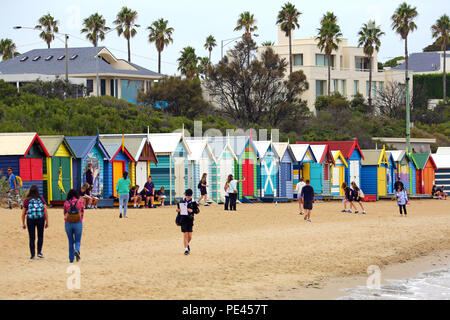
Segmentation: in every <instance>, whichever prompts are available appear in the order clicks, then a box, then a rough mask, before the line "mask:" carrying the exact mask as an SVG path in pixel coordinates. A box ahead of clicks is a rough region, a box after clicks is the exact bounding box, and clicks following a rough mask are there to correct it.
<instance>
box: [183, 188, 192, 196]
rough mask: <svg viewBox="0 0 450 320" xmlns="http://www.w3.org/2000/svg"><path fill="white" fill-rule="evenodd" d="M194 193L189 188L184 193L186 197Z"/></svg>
mask: <svg viewBox="0 0 450 320" xmlns="http://www.w3.org/2000/svg"><path fill="white" fill-rule="evenodd" d="M192 194H193V192H192V190H191V189H187V190H186V192H185V193H184V195H185V196H186V197H192Z"/></svg>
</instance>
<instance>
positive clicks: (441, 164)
mask: <svg viewBox="0 0 450 320" xmlns="http://www.w3.org/2000/svg"><path fill="white" fill-rule="evenodd" d="M431 156H432V157H433V160H434V163H435V164H436V167H437V168H438V169H450V154H432V155H431Z"/></svg>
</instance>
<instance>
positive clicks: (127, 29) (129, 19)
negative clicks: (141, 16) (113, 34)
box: [114, 7, 138, 62]
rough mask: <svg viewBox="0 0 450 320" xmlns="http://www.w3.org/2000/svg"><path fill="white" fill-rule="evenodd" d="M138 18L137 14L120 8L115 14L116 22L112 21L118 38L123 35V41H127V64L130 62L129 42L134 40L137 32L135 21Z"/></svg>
mask: <svg viewBox="0 0 450 320" xmlns="http://www.w3.org/2000/svg"><path fill="white" fill-rule="evenodd" d="M137 18H138V13H137V12H136V11H133V10H131V9H129V8H127V7H122V10H120V12H119V13H118V14H117V17H116V20H114V24H116V25H117V34H118V35H119V37H120V36H121V35H122V34H123V36H124V37H125V39H127V46H128V62H131V48H130V40H131V38H134V36H135V35H136V33H137V31H136V29H135V27H136V26H137V25H136V20H137Z"/></svg>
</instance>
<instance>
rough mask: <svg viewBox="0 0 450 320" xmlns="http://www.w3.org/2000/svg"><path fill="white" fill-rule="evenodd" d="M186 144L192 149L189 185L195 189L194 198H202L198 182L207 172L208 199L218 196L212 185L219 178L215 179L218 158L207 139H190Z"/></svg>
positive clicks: (189, 159) (189, 163)
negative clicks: (213, 192)
mask: <svg viewBox="0 0 450 320" xmlns="http://www.w3.org/2000/svg"><path fill="white" fill-rule="evenodd" d="M186 144H187V145H188V147H189V150H190V151H191V152H190V154H189V155H188V161H189V162H188V187H189V188H191V189H192V190H193V191H194V198H195V199H198V198H200V189H199V188H198V184H199V183H200V179H201V178H202V176H203V174H204V173H206V174H207V178H206V184H207V185H208V186H209V188H208V200H212V199H213V198H217V195H215V194H212V185H213V183H215V184H216V183H217V179H213V177H214V176H216V170H215V163H216V158H215V157H214V154H213V152H212V150H211V148H210V146H209V144H208V141H207V140H205V139H202V140H197V139H196V140H188V139H186Z"/></svg>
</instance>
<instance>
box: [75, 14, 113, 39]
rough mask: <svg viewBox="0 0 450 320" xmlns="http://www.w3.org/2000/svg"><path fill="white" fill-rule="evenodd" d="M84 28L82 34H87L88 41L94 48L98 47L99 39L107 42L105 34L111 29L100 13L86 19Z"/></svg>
mask: <svg viewBox="0 0 450 320" xmlns="http://www.w3.org/2000/svg"><path fill="white" fill-rule="evenodd" d="M83 26H84V28H83V29H81V33H86V39H88V40H89V41H90V42H92V44H93V45H94V47H97V45H98V40H99V39H100V40H102V41H103V40H105V32H107V31H108V30H109V29H110V28H109V27H107V26H106V20H105V18H103V16H102V15H100V14H98V12H97V13H95V14H92V15H90V16H89V17H87V18H86V19H84V20H83Z"/></svg>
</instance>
